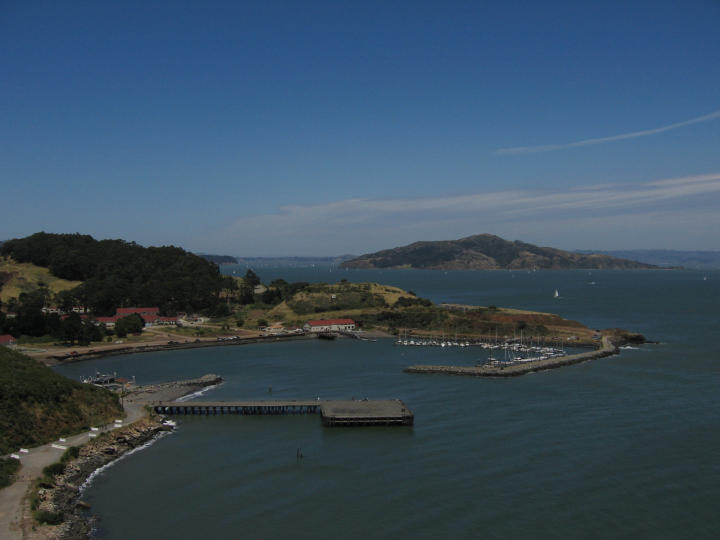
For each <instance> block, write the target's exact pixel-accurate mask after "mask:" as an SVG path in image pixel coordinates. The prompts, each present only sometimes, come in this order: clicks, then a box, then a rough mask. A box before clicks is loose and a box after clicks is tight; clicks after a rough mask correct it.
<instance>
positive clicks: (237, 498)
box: [58, 268, 720, 539]
mask: <svg viewBox="0 0 720 540" xmlns="http://www.w3.org/2000/svg"><path fill="white" fill-rule="evenodd" d="M242 272H243V273H244V269H242ZM259 274H260V276H261V278H262V279H263V280H264V281H269V280H271V279H274V278H276V277H283V278H284V279H287V280H288V281H296V280H306V281H332V282H334V281H338V280H339V279H341V278H346V279H348V280H350V281H361V280H371V281H378V282H383V283H388V284H394V285H398V286H402V287H404V288H407V289H412V290H414V291H415V292H416V293H417V294H418V295H420V296H423V297H427V298H430V299H432V300H433V301H438V302H439V301H447V302H463V303H476V304H483V305H488V304H496V305H498V306H500V305H502V306H511V307H518V308H528V309H536V310H542V311H553V312H556V313H560V314H561V315H563V316H565V317H568V318H574V319H578V320H580V321H582V322H584V323H586V324H588V325H590V326H593V327H598V328H604V327H609V326H620V327H625V328H628V329H632V330H637V331H640V332H643V333H645V334H646V335H647V336H648V337H649V338H650V339H654V340H658V341H660V342H661V343H660V344H657V345H647V346H644V347H642V348H640V349H635V350H631V349H628V350H623V352H622V354H620V355H619V356H615V357H610V358H607V359H601V360H597V361H593V362H589V363H585V364H581V365H577V366H573V367H568V368H564V369H560V370H554V371H549V372H544V373H536V374H532V375H527V376H524V377H520V378H516V379H512V380H483V379H473V378H463V377H443V376H423V375H409V374H404V373H402V368H403V367H404V366H406V365H409V364H412V363H418V362H424V363H431V362H432V363H441V362H453V363H467V364H472V363H474V361H475V360H476V358H477V357H479V356H480V355H481V353H480V351H478V350H476V349H472V348H471V349H462V350H456V349H452V350H445V349H443V350H441V349H434V348H433V349H429V348H428V349H422V348H400V347H394V346H393V345H392V343H391V342H390V341H388V340H380V341H378V342H376V343H366V342H358V341H350V340H338V341H335V342H327V343H326V342H322V343H321V342H315V341H311V342H296V343H281V344H268V345H249V346H239V347H226V348H218V349H206V350H199V351H173V352H161V353H153V354H143V355H129V356H125V357H114V358H106V359H100V360H96V361H89V362H84V363H79V364H74V365H68V366H64V367H62V368H59V369H58V371H60V372H62V373H63V374H66V375H68V376H72V377H77V376H79V375H80V374H87V373H92V372H94V370H95V369H99V370H101V371H118V372H119V373H122V374H123V375H127V376H132V375H135V376H136V377H137V381H138V382H139V383H150V382H157V381H162V380H168V379H175V378H184V377H194V376H198V375H202V374H204V373H208V372H213V373H218V374H221V375H222V376H223V377H224V378H225V379H226V381H227V382H225V383H224V384H223V385H221V386H219V387H217V388H215V389H212V390H210V391H209V392H208V394H207V395H206V397H207V398H208V399H217V400H231V399H247V398H263V399H267V398H269V397H273V398H308V397H314V396H318V395H319V396H320V397H321V398H349V397H369V398H394V397H397V398H401V399H402V400H404V401H405V403H406V404H407V405H408V406H409V407H410V408H411V409H412V410H413V411H414V413H415V426H414V427H413V428H364V429H326V428H323V427H322V425H321V423H320V419H319V417H317V416H297V417H274V418H273V417H267V418H260V417H214V418H183V419H181V421H180V425H179V428H178V430H177V431H176V432H175V433H173V434H171V435H169V436H167V437H165V438H162V439H160V440H159V441H158V442H156V443H155V444H154V445H152V446H150V447H149V448H148V449H146V450H143V451H141V452H138V453H136V454H133V455H131V456H129V457H127V458H125V459H123V460H121V461H119V462H117V463H116V464H115V465H114V466H112V467H110V468H109V469H107V471H106V472H105V473H104V474H102V475H101V476H99V477H98V478H97V479H96V480H95V482H94V483H93V485H92V486H91V488H89V489H88V491H87V492H86V496H85V499H86V500H87V501H88V502H89V503H90V504H91V505H92V508H93V512H95V513H96V514H97V515H98V516H99V517H100V524H99V531H98V533H97V536H98V537H99V538H103V539H125V538H137V539H144V538H148V539H149V538H178V539H184V538H187V539H191V538H192V539H194V538H200V537H206V538H289V537H292V538H312V539H317V538H388V539H391V538H392V539H394V538H476V537H481V538H513V537H524V538H557V537H563V538H716V537H718V535H720V517H719V516H718V512H717V508H718V504H719V503H720V408H719V405H720V394H719V392H718V384H719V383H720V357H719V356H720V355H718V347H717V344H716V341H715V340H716V339H717V338H718V334H719V332H718V331H719V330H720V328H719V326H720V325H719V322H720V319H719V318H718V316H717V312H716V310H717V303H718V300H719V299H720V274H717V275H712V274H705V273H700V272H691V271H676V272H645V271H637V272H620V271H603V272H600V271H593V272H592V273H591V274H590V273H589V272H587V271H585V272H580V271H575V272H534V273H527V272H447V273H445V272H429V271H382V272H381V271H370V270H366V271H348V272H345V271H337V270H333V271H332V272H330V270H329V269H328V268H315V269H313V268H307V269H302V268H301V269H287V268H284V269H263V270H262V271H260V272H259ZM705 275H707V276H708V279H707V280H706V281H705V280H703V276H705ZM590 282H595V284H594V285H591V284H590ZM556 288H557V289H559V291H560V295H561V298H560V299H557V300H554V299H553V298H552V293H553V291H554V290H555V289H556ZM269 386H272V396H270V395H269V394H268V393H267V391H268V387H269ZM297 448H301V449H302V452H303V454H304V456H305V457H304V459H303V460H302V461H301V462H298V461H297V460H296V450H297Z"/></svg>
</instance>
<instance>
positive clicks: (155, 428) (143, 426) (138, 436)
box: [30, 417, 172, 540]
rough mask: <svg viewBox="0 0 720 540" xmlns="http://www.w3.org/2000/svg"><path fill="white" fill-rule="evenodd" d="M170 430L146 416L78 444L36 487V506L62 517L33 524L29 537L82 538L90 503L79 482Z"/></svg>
mask: <svg viewBox="0 0 720 540" xmlns="http://www.w3.org/2000/svg"><path fill="white" fill-rule="evenodd" d="M170 430H172V427H170V426H165V425H163V423H162V421H161V419H160V418H159V417H153V418H146V419H143V420H140V421H138V422H136V423H134V424H132V425H130V426H127V427H125V428H122V429H118V430H115V431H111V432H106V433H103V434H101V435H100V436H99V437H98V438H97V439H95V440H94V441H92V442H90V443H88V444H86V445H84V446H82V447H81V448H80V454H79V456H78V457H77V458H75V459H72V460H71V461H69V462H68V463H67V464H66V465H65V470H64V471H63V472H62V473H61V474H58V475H56V476H55V477H54V481H53V483H52V484H46V483H43V482H41V484H40V486H41V487H39V488H38V491H37V510H38V511H40V512H44V513H45V514H46V515H51V516H58V519H62V520H63V521H62V523H60V524H59V525H48V526H44V527H36V528H35V531H33V534H31V535H30V538H31V539H36V538H56V539H58V540H65V539H67V540H70V539H77V538H85V537H87V536H88V534H89V533H90V531H91V527H92V518H91V516H90V513H89V510H90V507H89V506H88V505H87V504H86V503H84V502H83V501H82V500H81V499H80V497H81V495H82V486H83V483H84V482H85V481H86V480H87V479H88V478H89V477H90V476H91V475H92V474H93V473H94V472H95V471H96V470H98V469H99V468H101V467H103V466H105V465H107V464H108V463H110V462H111V461H114V460H116V459H117V458H119V457H120V456H122V455H123V454H126V453H127V452H129V451H130V450H132V449H134V448H137V447H139V446H142V445H143V444H146V443H147V442H149V441H150V440H152V439H153V438H155V437H157V436H158V435H159V434H160V433H163V432H165V431H170Z"/></svg>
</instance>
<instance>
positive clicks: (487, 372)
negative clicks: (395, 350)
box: [403, 336, 619, 377]
mask: <svg viewBox="0 0 720 540" xmlns="http://www.w3.org/2000/svg"><path fill="white" fill-rule="evenodd" d="M601 343H602V345H601V347H600V348H599V349H596V350H594V351H588V352H585V353H580V354H573V355H569V356H562V357H559V358H548V359H545V360H535V361H532V362H521V363H516V364H508V365H506V366H504V365H493V366H490V365H487V366H477V367H472V366H425V365H418V366H409V367H407V368H405V369H404V370H403V371H404V372H405V373H428V374H441V375H465V376H468V377H517V376H519V375H525V374H527V373H532V372H535V371H544V370H546V369H557V368H560V367H564V366H571V365H573V364H579V363H580V362H586V361H588V360H594V359H596V358H603V357H606V356H611V355H613V354H617V353H618V352H619V349H618V346H617V345H616V344H615V343H614V342H613V341H612V340H611V339H610V338H609V337H607V336H603V338H602V342H601Z"/></svg>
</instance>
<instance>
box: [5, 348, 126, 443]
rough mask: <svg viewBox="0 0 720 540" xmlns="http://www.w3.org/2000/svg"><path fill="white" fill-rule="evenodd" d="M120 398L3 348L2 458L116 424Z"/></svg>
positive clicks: (120, 410)
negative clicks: (72, 435)
mask: <svg viewBox="0 0 720 540" xmlns="http://www.w3.org/2000/svg"><path fill="white" fill-rule="evenodd" d="M121 414H122V408H121V407H120V402H119V400H118V396H117V395H116V394H113V393H112V392H110V391H108V390H105V389H103V388H99V387H97V386H94V385H91V384H83V383H80V382H75V381H72V380H70V379H68V378H66V377H63V376H62V375H58V374H57V373H55V372H54V371H53V370H52V369H50V368H49V367H46V366H44V365H43V364H41V363H40V362H38V361H36V360H33V359H32V358H29V357H27V356H25V355H23V354H20V353H18V352H16V351H13V350H10V349H8V348H7V347H3V346H0V454H7V453H9V452H11V451H17V450H18V448H20V447H21V446H37V445H39V444H44V443H47V442H50V441H53V440H57V438H58V437H61V436H63V435H69V434H70V433H74V432H78V431H81V430H83V429H89V427H90V426H94V425H98V424H104V423H107V422H111V421H112V419H113V418H118V417H119V415H121Z"/></svg>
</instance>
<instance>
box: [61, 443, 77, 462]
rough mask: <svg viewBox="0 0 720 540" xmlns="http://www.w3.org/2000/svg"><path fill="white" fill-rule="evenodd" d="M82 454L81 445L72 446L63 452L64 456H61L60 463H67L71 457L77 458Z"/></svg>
mask: <svg viewBox="0 0 720 540" xmlns="http://www.w3.org/2000/svg"><path fill="white" fill-rule="evenodd" d="M79 455H80V447H79V446H71V447H70V448H68V449H67V450H65V452H63V455H62V457H61V458H60V463H67V462H68V461H70V460H71V459H75V458H76V457H78V456H79Z"/></svg>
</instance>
